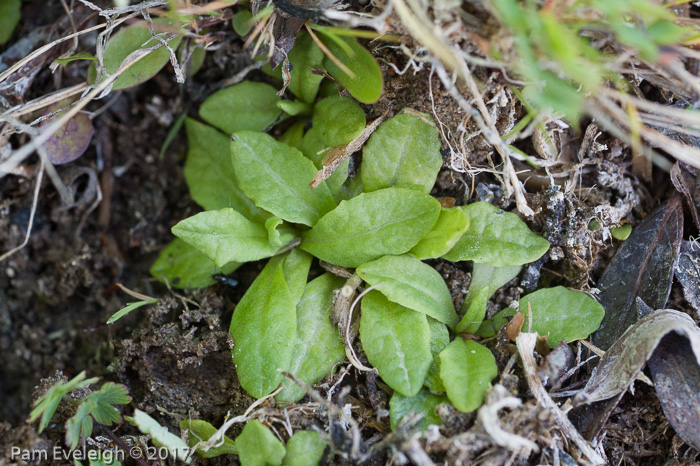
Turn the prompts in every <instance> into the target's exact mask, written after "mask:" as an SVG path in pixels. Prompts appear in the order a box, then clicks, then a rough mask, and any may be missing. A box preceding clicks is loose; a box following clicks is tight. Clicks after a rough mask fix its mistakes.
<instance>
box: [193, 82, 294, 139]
mask: <svg viewBox="0 0 700 466" xmlns="http://www.w3.org/2000/svg"><path fill="white" fill-rule="evenodd" d="M279 100H280V98H279V96H278V95H277V91H276V90H275V88H274V87H272V86H270V85H269V84H265V83H256V82H252V81H243V82H242V83H240V84H234V85H233V86H230V87H227V88H225V89H221V90H220V91H217V92H215V93H213V94H212V95H210V96H209V97H208V98H207V100H205V101H204V103H203V104H202V106H201V107H200V109H199V115H200V116H201V117H202V119H203V120H204V121H206V122H207V123H209V124H210V125H213V126H215V127H217V128H219V129H220V130H222V131H223V132H224V133H227V134H232V133H235V132H236V131H243V130H251V131H263V130H265V129H266V128H267V127H268V126H270V125H271V124H273V123H274V122H275V121H276V120H277V118H278V117H279V116H280V115H281V114H282V110H280V109H279V107H277V102H279Z"/></svg>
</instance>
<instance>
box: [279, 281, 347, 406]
mask: <svg viewBox="0 0 700 466" xmlns="http://www.w3.org/2000/svg"><path fill="white" fill-rule="evenodd" d="M343 283H344V282H343V280H342V279H341V278H338V277H336V276H334V275H331V274H328V273H326V274H324V275H321V276H320V277H318V278H317V279H315V280H313V281H311V282H309V284H308V285H306V290H305V291H304V295H303V296H302V297H301V300H300V301H299V303H298V304H297V338H296V343H295V344H294V353H293V355H292V363H291V365H290V366H289V371H288V372H290V373H291V374H293V375H295V376H296V377H297V378H298V379H300V380H301V381H303V382H304V383H306V384H307V385H308V386H312V385H313V384H314V383H316V382H317V381H318V380H320V379H321V378H323V377H325V376H327V375H328V374H330V373H331V369H332V368H333V366H334V365H335V364H336V363H337V362H339V361H342V360H343V359H345V347H344V346H343V342H342V340H341V339H340V336H339V335H338V329H337V328H336V327H334V326H333V324H331V321H330V317H331V305H332V304H333V291H334V290H336V289H339V288H342V286H343ZM282 385H283V386H284V387H285V388H284V389H283V390H282V391H281V392H280V393H278V394H277V397H276V398H277V401H288V402H295V401H298V400H300V399H301V398H303V397H304V395H305V394H306V392H305V391H304V390H302V389H301V388H300V387H299V386H298V385H297V384H295V383H294V382H293V381H291V380H289V379H284V381H283V382H282Z"/></svg>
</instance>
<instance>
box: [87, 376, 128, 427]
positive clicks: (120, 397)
mask: <svg viewBox="0 0 700 466" xmlns="http://www.w3.org/2000/svg"><path fill="white" fill-rule="evenodd" d="M85 399H86V400H90V401H91V402H93V403H94V404H95V407H94V409H93V410H92V413H91V414H92V417H93V418H95V421H96V422H98V423H100V424H102V425H105V426H111V425H112V424H115V423H119V422H121V420H122V417H121V415H120V414H119V411H118V410H117V408H115V407H114V406H113V405H125V404H128V403H131V397H130V396H129V390H127V388H126V387H125V386H124V385H120V384H116V383H112V382H107V383H105V384H104V385H102V388H100V389H99V390H98V391H96V392H94V393H91V394H90V395H88V396H87V397H85Z"/></svg>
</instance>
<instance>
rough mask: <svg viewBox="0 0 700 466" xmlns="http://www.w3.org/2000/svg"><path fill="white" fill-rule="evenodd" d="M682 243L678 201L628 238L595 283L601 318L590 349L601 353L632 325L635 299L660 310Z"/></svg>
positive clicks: (635, 315) (635, 314)
mask: <svg viewBox="0 0 700 466" xmlns="http://www.w3.org/2000/svg"><path fill="white" fill-rule="evenodd" d="M682 237H683V209H682V208H681V202H680V199H679V198H677V197H674V198H671V199H669V200H668V201H666V202H665V203H664V204H662V205H661V206H660V207H659V208H657V209H656V210H655V211H654V212H652V213H651V214H650V215H649V216H647V218H645V219H644V221H643V222H642V223H640V224H639V225H638V226H637V227H636V228H635V229H634V231H633V232H632V234H631V235H630V237H629V238H627V240H626V241H625V242H624V243H623V244H622V246H621V247H620V250H619V251H617V254H615V256H614V257H613V259H612V261H610V265H609V266H608V269H607V270H606V271H605V273H604V274H603V277H602V278H601V279H600V283H599V284H598V288H600V290H601V293H600V304H602V305H603V307H604V308H605V317H604V318H603V322H602V323H601V325H600V328H599V329H598V331H597V332H596V333H594V334H593V344H594V345H596V346H597V347H598V348H600V349H602V350H607V349H608V348H610V347H611V346H612V345H613V343H615V342H616V341H617V339H618V338H620V337H621V336H622V334H623V333H625V331H626V330H627V329H628V328H629V327H630V326H631V325H633V324H634V323H635V322H636V321H637V320H638V319H639V315H638V310H637V307H636V305H635V302H636V299H637V298H638V297H639V298H641V299H642V301H644V302H645V303H647V304H648V305H649V306H650V307H652V308H653V309H660V308H663V307H664V306H665V305H666V300H667V299H668V295H669V293H670V292H671V283H672V282H673V268H674V265H675V262H676V259H677V257H678V252H679V251H680V243H681V239H682Z"/></svg>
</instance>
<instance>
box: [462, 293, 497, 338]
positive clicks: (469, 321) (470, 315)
mask: <svg viewBox="0 0 700 466" xmlns="http://www.w3.org/2000/svg"><path fill="white" fill-rule="evenodd" d="M475 294H476V296H474V298H473V299H472V300H470V302H469V307H468V308H467V311H466V312H465V313H464V317H462V320H460V321H459V324H458V325H457V329H456V330H457V333H471V334H473V333H476V331H477V330H479V326H480V325H481V323H482V322H483V321H484V317H486V305H487V304H488V301H489V298H490V297H491V290H489V288H488V287H487V288H482V289H480V290H479V291H478V292H477V293H475ZM462 309H464V306H462Z"/></svg>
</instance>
